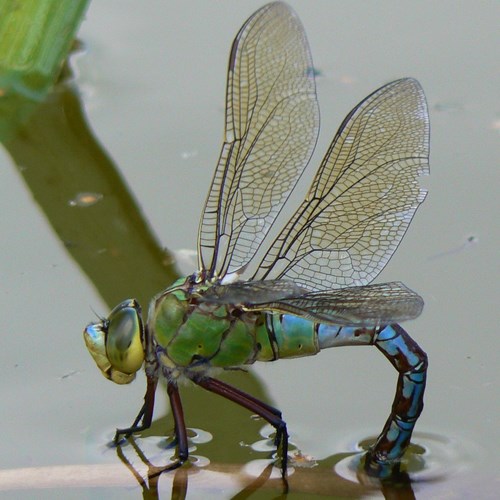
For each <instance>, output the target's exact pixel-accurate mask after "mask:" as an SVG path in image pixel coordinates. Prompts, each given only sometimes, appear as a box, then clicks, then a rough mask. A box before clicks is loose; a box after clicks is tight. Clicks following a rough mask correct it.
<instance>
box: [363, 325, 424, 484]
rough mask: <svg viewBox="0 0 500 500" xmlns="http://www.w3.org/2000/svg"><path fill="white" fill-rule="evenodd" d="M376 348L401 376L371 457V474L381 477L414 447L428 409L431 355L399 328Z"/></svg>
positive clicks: (386, 333)
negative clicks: (414, 434)
mask: <svg viewBox="0 0 500 500" xmlns="http://www.w3.org/2000/svg"><path fill="white" fill-rule="evenodd" d="M375 346H376V347H377V348H378V349H379V350H380V351H381V352H382V353H383V354H384V356H385V357H386V358H387V359H388V360H389V361H390V362H391V364H392V365H393V366H394V368H396V370H397V371H398V372H399V377H398V383H397V388H396V395H395V397H394V402H393V404H392V409H391V414H390V415H389V418H388V419H387V422H386V423H385V426H384V429H383V430H382V432H381V434H380V436H379V437H378V439H377V442H376V443H375V445H374V446H373V448H372V449H371V450H370V452H369V453H368V455H367V461H366V467H367V470H368V471H369V472H372V473H374V474H376V475H379V474H380V472H381V470H383V469H384V466H387V465H389V464H391V462H392V463H393V462H394V461H396V460H398V459H400V458H401V456H402V455H403V453H404V452H405V450H406V448H407V447H408V445H409V444H410V438H411V434H412V432H413V428H414V427H415V423H416V421H417V419H418V417H419V415H420V413H421V412H422V409H423V407H424V400H423V398H424V390H425V381H426V374H427V355H426V354H425V352H424V351H423V350H422V349H421V348H420V347H419V346H418V344H417V343H416V342H415V341H414V340H413V339H412V338H411V337H410V336H409V335H408V333H406V331H405V330H404V329H403V328H401V327H400V326H399V325H396V324H395V325H390V326H387V327H385V328H384V329H383V330H382V331H380V333H379V334H378V336H377V339H376V341H375Z"/></svg>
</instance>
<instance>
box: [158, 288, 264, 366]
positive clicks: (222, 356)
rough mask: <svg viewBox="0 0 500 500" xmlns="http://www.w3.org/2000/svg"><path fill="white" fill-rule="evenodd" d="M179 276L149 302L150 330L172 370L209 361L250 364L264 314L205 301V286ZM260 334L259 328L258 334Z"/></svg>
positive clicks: (163, 360)
mask: <svg viewBox="0 0 500 500" xmlns="http://www.w3.org/2000/svg"><path fill="white" fill-rule="evenodd" d="M187 283H188V282H187V281H185V280H179V281H177V282H176V283H174V285H173V286H172V287H170V288H169V289H167V290H165V291H164V292H163V293H161V294H160V295H159V296H157V297H156V298H155V299H154V300H153V303H152V304H151V308H150V312H149V319H148V328H149V331H150V333H151V334H152V336H153V337H154V340H155V343H156V345H157V346H159V347H160V348H161V349H162V350H164V355H163V356H162V362H163V363H164V364H168V365H170V366H169V367H170V368H174V367H175V368H182V367H189V366H198V365H200V364H201V365H208V366H212V367H220V368H227V367H236V366H240V365H243V364H248V363H253V362H254V361H255V360H256V359H257V358H258V354H259V352H260V350H261V348H260V347H259V343H258V338H259V337H260V336H261V335H262V334H263V335H264V337H267V335H265V325H264V322H265V321H264V320H265V315H264V314H263V313H260V312H259V313H248V312H245V313H244V312H242V311H241V309H240V308H238V307H237V306H234V305H231V304H222V305H221V304H215V303H210V302H204V301H203V291H204V290H206V289H207V286H206V285H198V286H194V287H193V286H191V287H189V289H188V287H187V286H185V285H186V284H187ZM259 332H261V333H260V334H259Z"/></svg>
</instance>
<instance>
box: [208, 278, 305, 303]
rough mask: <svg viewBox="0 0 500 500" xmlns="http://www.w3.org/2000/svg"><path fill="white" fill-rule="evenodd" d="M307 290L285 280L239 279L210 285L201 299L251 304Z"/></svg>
mask: <svg viewBox="0 0 500 500" xmlns="http://www.w3.org/2000/svg"><path fill="white" fill-rule="evenodd" d="M307 292H308V290H307V289H306V288H302V287H300V286H298V285H296V284H295V283H292V282H291V281H287V280H268V281H239V282H236V283H231V284H229V285H214V286H211V287H210V288H208V289H207V291H206V292H205V294H204V295H203V300H204V301H206V302H215V303H220V304H247V305H253V304H262V303H270V302H276V301H279V300H283V299H286V298H289V297H299V296H302V295H304V294H306V293H307Z"/></svg>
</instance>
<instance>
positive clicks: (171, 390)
mask: <svg viewBox="0 0 500 500" xmlns="http://www.w3.org/2000/svg"><path fill="white" fill-rule="evenodd" d="M167 393H168V397H169V399H170V408H171V409H172V415H173V417H174V425H175V438H176V440H177V461H176V462H175V463H173V464H171V465H169V466H168V467H167V469H168V470H172V469H176V468H177V467H180V466H181V465H182V464H183V463H184V462H185V461H186V460H187V459H188V455H189V446H188V439H187V430H186V423H185V421H184V410H183V409H182V402H181V397H180V394H179V388H178V387H177V384H176V383H175V382H171V381H169V382H168V385H167Z"/></svg>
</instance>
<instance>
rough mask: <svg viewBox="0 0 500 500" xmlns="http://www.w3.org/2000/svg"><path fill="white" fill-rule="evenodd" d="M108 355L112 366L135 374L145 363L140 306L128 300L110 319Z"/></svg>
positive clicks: (119, 306) (115, 310)
mask: <svg viewBox="0 0 500 500" xmlns="http://www.w3.org/2000/svg"><path fill="white" fill-rule="evenodd" d="M106 355H107V358H108V360H109V362H110V364H111V366H112V367H113V368H114V369H116V370H118V371H120V372H122V373H125V374H133V373H135V372H136V371H137V370H139V369H140V367H141V366H142V363H143V362H144V347H143V327H142V319H141V313H140V308H139V305H138V304H137V302H136V301H135V300H127V301H125V302H122V303H121V304H119V305H118V306H116V307H115V308H114V309H113V310H112V311H111V313H110V315H109V318H108V325H107V333H106Z"/></svg>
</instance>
